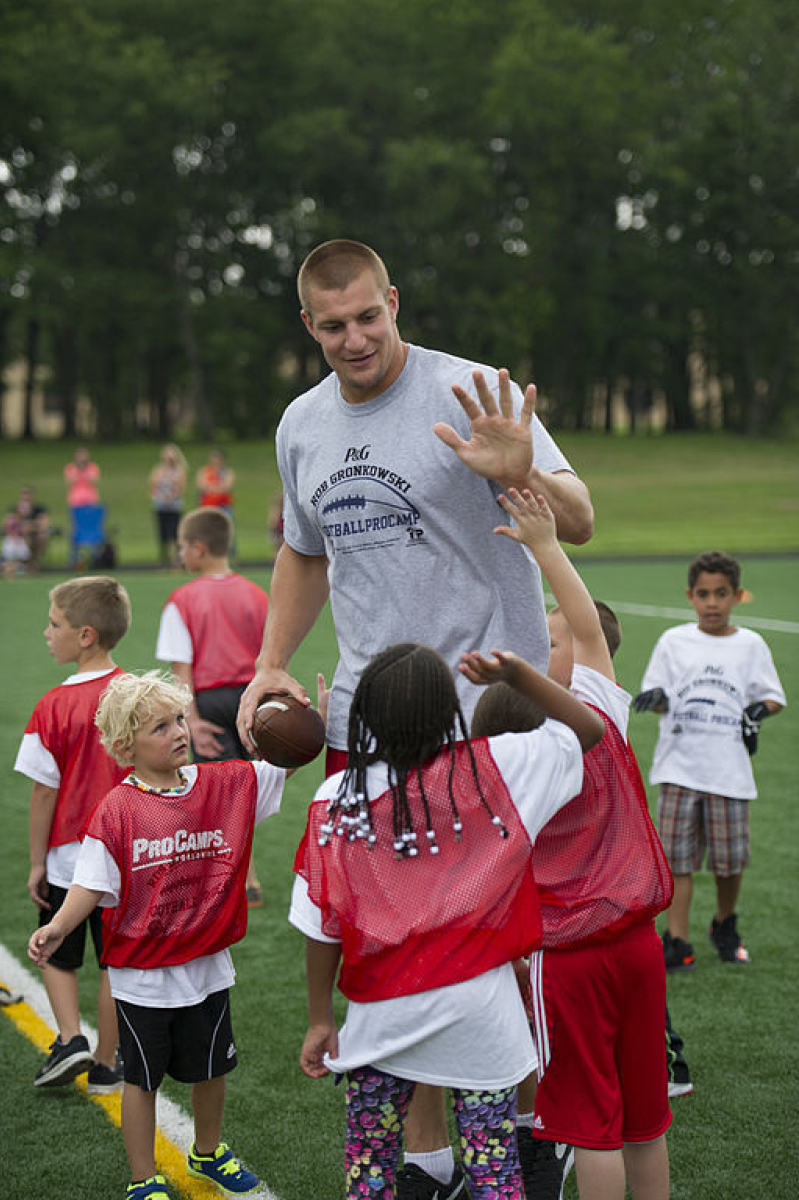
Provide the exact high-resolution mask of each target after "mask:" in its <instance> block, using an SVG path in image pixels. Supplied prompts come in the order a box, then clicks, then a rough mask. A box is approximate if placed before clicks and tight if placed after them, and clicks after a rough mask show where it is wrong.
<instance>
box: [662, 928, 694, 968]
mask: <svg viewBox="0 0 799 1200" xmlns="http://www.w3.org/2000/svg"><path fill="white" fill-rule="evenodd" d="M663 957H664V958H665V960H666V970H667V971H693V969H694V967H695V966H696V957H695V955H694V948H693V946H692V945H691V943H690V942H684V941H683V939H682V938H678V937H676V938H673V937H672V936H671V934H670V933H669V931H668V929H667V930H666V932H665V933H664V934H663Z"/></svg>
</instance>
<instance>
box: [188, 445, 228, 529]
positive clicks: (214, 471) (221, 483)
mask: <svg viewBox="0 0 799 1200" xmlns="http://www.w3.org/2000/svg"><path fill="white" fill-rule="evenodd" d="M235 483H236V476H235V474H234V473H233V471H231V469H230V467H229V466H228V465H227V463H226V462H225V456H224V454H223V453H222V451H221V450H212V451H211V453H210V454H209V455H208V462H207V463H206V464H205V465H204V466H202V467H200V469H199V471H198V472H197V493H198V503H199V505H200V507H201V508H222V509H224V510H225V512H226V513H227V514H228V516H232V515H233V488H234V486H235Z"/></svg>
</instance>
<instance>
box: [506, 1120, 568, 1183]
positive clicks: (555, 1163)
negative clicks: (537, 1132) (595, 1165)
mask: <svg viewBox="0 0 799 1200" xmlns="http://www.w3.org/2000/svg"><path fill="white" fill-rule="evenodd" d="M516 1139H517V1141H518V1143H519V1159H520V1161H521V1164H522V1179H523V1180H524V1192H525V1195H526V1196H527V1200H533V1198H535V1200H561V1198H562V1196H563V1184H564V1181H565V1179H566V1176H567V1175H568V1174H569V1171H570V1170H571V1169H572V1166H573V1165H574V1147H573V1146H567V1145H566V1143H565V1142H543V1141H540V1140H539V1139H538V1138H535V1137H533V1134H532V1130H530V1129H527V1127H526V1126H519V1127H518V1128H517V1130H516Z"/></svg>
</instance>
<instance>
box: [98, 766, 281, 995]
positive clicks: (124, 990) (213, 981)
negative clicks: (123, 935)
mask: <svg viewBox="0 0 799 1200" xmlns="http://www.w3.org/2000/svg"><path fill="white" fill-rule="evenodd" d="M252 765H253V767H254V769H255V775H256V779H257V781H258V794H257V798H256V802H255V824H256V825H258V824H259V823H260V822H261V821H264V820H266V818H267V817H271V816H272V815H273V814H274V813H276V812H278V811H279V809H280V799H281V796H282V794H283V784H284V782H285V778H286V773H285V771H283V770H281V769H280V768H278V767H273V766H272V765H271V763H267V762H261V761H256V762H253V764H252ZM183 772H184V774H185V775H186V778H187V782H188V788H187V791H190V790H191V788H192V787H193V786H194V784H195V782H196V780H197V768H196V766H189V767H184V768H183ZM74 882H75V883H78V884H80V886H81V887H85V888H89V889H90V890H91V891H94V892H102V893H103V896H102V898H101V900H100V905H101V906H102V907H103V908H114V907H116V905H117V904H118V903H119V897H120V876H119V868H118V867H117V864H116V862H115V861H114V859H113V858H112V857H111V855H110V854H109V853H108V850H107V849H106V847H105V845H104V843H103V842H101V841H99V840H98V839H97V838H92V837H87V838H85V839H84V841H83V843H82V845H81V848H80V854H79V855H78V861H77V864H76V867H75V879H74ZM235 978H236V972H235V971H234V969H233V961H232V959H231V957H230V951H229V950H220V951H219V953H218V954H207V955H204V956H203V957H202V958H194V959H191V961H190V962H186V963H181V964H179V965H178V966H174V967H158V968H151V969H148V970H140V969H139V968H138V967H109V968H108V981H109V983H110V984H111V994H112V996H114V998H115V999H117V1000H127V1001H129V1003H131V1004H140V1005H142V1006H143V1007H145V1008H188V1007H190V1006H191V1005H193V1004H201V1003H202V1001H203V1000H205V998H206V996H210V995H211V994H212V993H213V992H219V991H222V989H223V988H228V987H232V986H233V982H234V980H235Z"/></svg>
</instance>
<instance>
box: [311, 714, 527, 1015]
mask: <svg viewBox="0 0 799 1200" xmlns="http://www.w3.org/2000/svg"><path fill="white" fill-rule="evenodd" d="M472 750H473V753H474V756H475V760H476V762H477V769H478V773H479V776H480V780H481V783H482V786H483V791H484V793H485V795H486V797H487V799H488V802H489V804H490V806H491V810H492V812H493V813H494V814H495V815H496V816H497V817H498V818H499V819H500V820H501V821H502V823H503V824H504V825H505V828H506V829H507V830H508V837H507V838H503V837H501V836H500V833H499V828H498V826H497V825H496V824H492V822H491V818H490V817H489V815H488V813H487V811H486V809H485V807H484V806H483V804H482V802H481V800H480V796H479V794H478V791H477V788H476V786H475V781H474V775H473V773H472V767H471V761H470V758H469V752H468V747H467V746H466V744H465V743H463V742H460V743H458V745H457V746H456V748H455V760H456V767H455V772H454V777H453V791H454V794H455V798H456V804H457V809H458V813H459V816H460V820H461V824H462V826H463V830H462V835H461V838H462V840H461V841H460V842H459V841H457V840H456V837H455V833H454V831H453V819H454V818H453V812H452V808H451V805H450V799H449V794H448V776H449V771H450V759H449V755H448V754H445V753H442V754H439V755H437V756H436V758H434V759H432V760H431V762H429V763H427V764H426V766H425V767H424V768H423V769H422V780H423V785H424V793H425V796H426V797H427V803H428V806H429V810H430V819H431V825H432V828H433V829H434V830H435V834H436V842H437V845H438V847H439V853H438V854H431V853H430V850H429V847H428V845H426V844H425V843H426V841H427V839H426V837H425V833H424V830H423V829H419V830H418V844H419V853H418V855H417V856H416V857H414V858H407V857H403V858H398V857H397V856H396V854H395V851H394V848H393V842H394V832H393V796H392V794H391V792H390V791H386V792H384V793H383V794H382V795H381V796H378V797H377V799H375V800H373V801H372V803H371V807H370V811H371V819H372V827H373V830H374V833H375V834H376V837H377V841H376V843H375V845H374V846H373V847H368V846H366V845H365V844H364V842H363V841H362V840H357V841H352V842H350V841H348V839H347V838H346V836H345V837H337V836H335V835H333V837H332V838H331V839H330V841H329V842H328V843H327V844H326V845H320V844H319V839H320V836H321V835H322V831H321V826H322V825H324V824H325V823H326V821H327V816H328V806H327V803H326V802H325V801H323V800H319V801H316V802H315V803H314V804H312V805H311V808H310V810H309V813H308V825H307V828H306V831H305V835H304V837H303V839H302V842H301V843H300V846H299V848H298V850H297V856H296V859H295V862H294V870H295V871H296V872H297V874H299V875H301V876H302V877H303V879H305V880H306V882H307V883H308V894H309V896H310V898H311V900H312V901H313V902H314V904H316V905H317V906H318V907H319V908H320V909H321V911H322V930H323V932H324V933H325V934H326V935H327V936H328V937H335V938H340V939H341V952H342V968H341V976H340V978H339V988H340V989H341V991H342V992H343V993H344V995H345V996H347V997H348V998H349V999H350V1000H357V1001H373V1000H386V999H389V998H391V997H393V996H404V995H411V994H413V993H415V992H423V991H428V990H430V989H432V988H438V987H444V986H445V985H448V984H453V983H460V982H462V981H463V980H465V979H472V978H474V977H475V976H477V975H481V974H482V973H483V972H485V971H488V970H490V969H491V968H492V967H496V966H499V965H500V964H502V963H506V962H510V961H511V960H512V959H514V958H520V957H522V956H523V955H527V954H529V953H531V951H532V950H535V949H536V948H537V947H538V946H540V944H541V916H540V913H539V908H538V897H537V892H536V886H535V879H534V877H533V870H532V846H531V843H530V838H529V836H528V834H527V831H526V830H525V828H524V825H523V824H522V822H521V819H520V818H519V814H518V813H517V811H516V808H515V806H514V804H513V801H512V800H511V798H510V796H509V794H508V789H507V787H506V786H505V782H504V780H503V778H502V776H501V775H500V773H499V770H498V768H497V766H496V764H495V762H494V759H493V758H492V756H491V751H490V749H489V746H488V741H487V739H485V738H481V739H477V740H476V741H474V742H472ZM407 790H408V796H409V804H410V807H411V810H412V811H413V812H416V813H420V812H422V811H423V807H422V801H421V797H420V794H419V785H418V781H417V780H416V779H415V777H413V776H411V777H409V778H408V782H407Z"/></svg>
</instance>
